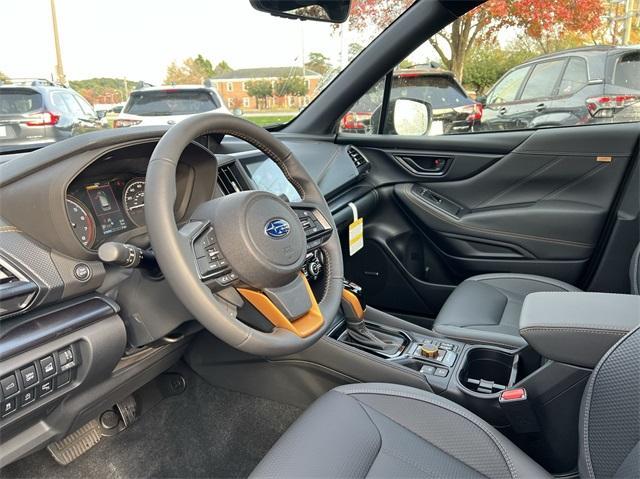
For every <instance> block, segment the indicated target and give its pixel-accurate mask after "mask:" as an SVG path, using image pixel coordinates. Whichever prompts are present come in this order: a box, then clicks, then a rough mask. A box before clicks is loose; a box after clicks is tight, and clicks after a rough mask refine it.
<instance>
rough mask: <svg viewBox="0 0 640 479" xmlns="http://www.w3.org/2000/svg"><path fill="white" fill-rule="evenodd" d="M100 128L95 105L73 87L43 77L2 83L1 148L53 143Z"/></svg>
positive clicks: (0, 108)
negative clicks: (42, 78)
mask: <svg viewBox="0 0 640 479" xmlns="http://www.w3.org/2000/svg"><path fill="white" fill-rule="evenodd" d="M100 128H102V125H101V123H100V120H99V118H98V115H97V114H96V112H95V111H94V109H93V107H92V106H91V105H90V104H89V103H88V102H87V101H86V100H85V99H84V98H83V97H82V96H80V95H79V94H78V93H76V92H75V91H73V90H72V89H71V88H66V87H64V86H61V85H56V84H54V83H52V82H50V81H48V80H40V79H26V80H25V79H21V80H10V81H9V83H8V84H2V85H0V150H1V149H2V148H3V146H11V147H12V148H13V147H15V146H16V145H39V144H43V143H53V142H56V141H60V140H64V139H65V138H68V137H70V136H73V135H77V134H80V133H85V132H87V131H91V130H98V129H100Z"/></svg>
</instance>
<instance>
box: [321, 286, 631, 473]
mask: <svg viewBox="0 0 640 479" xmlns="http://www.w3.org/2000/svg"><path fill="white" fill-rule="evenodd" d="M350 290H353V285H348V286H347V289H346V291H350ZM347 294H348V293H347ZM356 297H357V295H356ZM613 299H615V301H613ZM360 306H361V308H360V309H361V311H362V313H361V314H360V316H361V317H358V318H354V314H355V315H356V316H358V314H356V313H354V309H355V310H357V309H358V308H357V307H356V308H353V307H352V306H350V304H349V301H346V302H345V301H343V311H344V312H345V317H346V319H345V320H344V321H339V322H337V323H336V324H335V326H334V327H333V329H332V330H331V332H330V334H329V337H330V338H331V339H333V340H335V341H337V342H338V343H340V344H342V345H343V346H348V347H349V348H352V349H353V350H358V351H360V353H366V354H367V355H369V357H370V358H371V364H370V367H371V368H378V367H379V366H378V364H379V362H380V360H382V361H384V362H386V363H388V364H389V365H393V366H394V367H399V368H403V369H405V370H406V371H407V372H411V373H412V374H417V375H420V376H421V377H422V378H423V379H424V381H425V382H426V386H425V388H430V389H431V390H432V391H433V392H435V393H436V394H439V395H442V396H444V397H447V398H449V399H451V400H453V401H455V402H456V403H458V404H461V405H462V406H464V407H465V408H467V409H469V410H471V411H473V412H475V413H476V414H477V415H479V416H480V417H482V418H483V419H485V420H486V421H487V422H489V423H490V424H492V425H493V426H495V427H497V428H499V429H500V430H501V431H502V432H503V433H505V434H506V435H507V436H508V437H510V439H511V440H512V441H514V442H515V443H516V444H518V445H519V446H520V447H522V448H524V449H525V450H526V452H527V453H529V455H531V456H532V457H533V458H534V459H536V460H537V461H538V462H539V463H540V464H542V465H543V466H547V467H549V468H550V469H551V471H552V472H556V473H562V472H566V471H569V470H571V469H572V468H573V467H574V466H575V464H576V460H577V454H578V451H577V444H578V440H577V434H578V427H577V422H578V416H579V407H580V400H581V397H582V392H583V389H584V387H585V385H586V382H587V380H588V378H589V376H590V374H591V371H592V369H593V368H594V367H595V365H596V364H597V362H598V361H599V360H600V358H601V357H602V356H603V355H604V354H605V353H606V351H607V350H608V349H609V348H610V347H611V346H612V345H613V344H614V343H615V342H616V341H617V340H618V339H620V338H621V337H622V336H623V335H624V334H626V333H627V332H628V331H630V330H631V329H633V327H635V326H636V325H637V324H638V323H640V314H638V311H640V298H638V297H633V296H627V297H623V298H620V295H616V296H615V297H613V296H612V295H606V294H594V293H566V294H565V293H562V294H559V293H535V294H532V295H530V296H529V297H528V298H527V300H526V301H525V306H524V308H523V312H522V317H521V328H522V329H521V334H522V336H523V337H524V338H525V339H527V341H528V342H529V345H528V346H526V347H522V348H520V349H506V348H503V347H498V346H494V345H488V344H465V343H461V342H459V341H455V340H451V339H449V338H446V337H442V336H440V335H438V334H437V333H434V332H432V331H429V330H427V329H424V328H420V327H418V326H416V325H413V324H410V323H408V322H405V321H402V320H401V319H399V318H394V317H393V316H390V315H388V314H386V313H383V312H381V311H378V310H375V309H374V308H366V305H364V303H362V304H361V305H360ZM358 320H359V321H360V323H358ZM372 337H373V338H374V339H373V340H372ZM363 338H364V339H363ZM374 358H375V361H374ZM345 372H346V373H348V374H353V373H356V375H357V372H356V371H355V370H354V371H350V370H349V368H346V370H345ZM367 380H369V381H370V380H371V379H367ZM374 380H375V381H382V380H384V379H382V378H380V379H374ZM396 382H398V381H396ZM403 384H406V382H404V383H403ZM554 469H555V470H554Z"/></svg>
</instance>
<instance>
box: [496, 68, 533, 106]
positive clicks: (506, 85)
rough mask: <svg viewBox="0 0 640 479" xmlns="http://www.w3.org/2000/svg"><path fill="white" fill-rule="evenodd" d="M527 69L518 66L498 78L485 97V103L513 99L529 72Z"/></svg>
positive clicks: (504, 101)
mask: <svg viewBox="0 0 640 479" xmlns="http://www.w3.org/2000/svg"><path fill="white" fill-rule="evenodd" d="M529 70H530V68H519V69H517V70H515V71H512V72H511V73H509V74H508V75H507V76H506V77H504V78H503V79H502V80H500V82H499V83H498V84H497V85H496V86H495V88H494V89H493V91H492V92H491V93H490V94H489V96H488V97H487V104H489V105H494V104H497V103H507V102H510V101H513V100H515V99H516V95H517V94H518V91H520V86H521V85H522V82H523V81H524V79H525V78H527V75H528V74H529Z"/></svg>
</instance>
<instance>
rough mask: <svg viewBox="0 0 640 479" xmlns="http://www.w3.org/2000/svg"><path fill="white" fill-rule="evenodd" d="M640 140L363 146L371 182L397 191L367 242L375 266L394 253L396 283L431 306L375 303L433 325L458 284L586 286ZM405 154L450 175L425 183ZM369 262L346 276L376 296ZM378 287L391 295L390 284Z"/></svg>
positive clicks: (619, 131)
mask: <svg viewBox="0 0 640 479" xmlns="http://www.w3.org/2000/svg"><path fill="white" fill-rule="evenodd" d="M518 135H519V136H518ZM639 136H640V129H639V128H638V125H637V124H635V125H634V124H617V125H595V126H588V127H570V128H554V129H541V130H535V131H527V132H504V133H493V134H473V135H471V134H470V135H458V136H451V137H449V138H446V139H445V138H434V137H431V138H430V137H426V138H423V139H417V138H415V137H414V138H402V137H392V138H390V137H388V136H386V137H384V138H382V137H359V138H358V140H359V141H357V142H356V141H352V142H353V143H354V144H357V145H358V146H360V147H361V148H364V147H368V148H364V149H363V151H365V153H366V154H367V156H368V158H369V159H370V161H371V164H372V169H371V174H370V177H369V179H368V182H369V183H371V184H373V185H375V186H376V188H378V190H379V191H384V192H386V193H384V194H381V202H384V206H385V207H384V209H383V208H379V209H378V210H377V211H376V212H375V213H374V214H373V215H371V216H370V217H369V218H365V224H366V225H367V226H366V227H365V244H366V242H367V241H373V242H375V243H376V246H375V247H376V248H377V250H376V257H377V260H376V262H377V263H378V264H381V262H382V259H381V258H382V255H386V261H388V262H389V263H390V264H393V265H395V268H396V269H397V271H398V272H399V273H400V276H398V275H395V274H394V284H395V285H396V286H398V285H402V286H403V287H406V288H410V289H411V290H412V291H413V293H415V294H417V295H418V296H419V297H420V298H421V299H422V302H423V303H424V304H425V308H424V310H423V311H418V310H412V308H416V307H418V305H417V303H414V304H407V303H404V304H402V307H398V303H396V307H395V308H394V307H393V298H392V297H389V298H387V297H385V298H381V299H380V302H379V304H376V301H377V300H378V298H376V297H375V295H374V296H373V297H371V298H368V299H369V301H370V302H371V304H372V305H374V306H375V305H378V306H381V307H383V308H384V309H398V310H401V311H403V312H406V313H411V314H416V315H420V314H422V315H423V316H434V315H435V314H437V312H438V310H439V308H440V307H441V305H442V302H443V301H444V300H445V299H446V295H447V293H448V292H449V291H451V289H452V288H453V287H454V286H455V284H457V283H458V282H459V281H461V280H462V279H464V278H467V277H469V276H472V275H475V274H481V273H492V272H515V273H529V274H539V275H544V276H549V277H553V278H557V279H560V280H563V281H567V282H569V283H572V284H578V283H579V282H580V280H581V277H582V276H583V274H584V273H585V271H586V270H587V266H588V265H589V262H590V260H591V257H592V255H593V254H594V251H596V247H597V246H598V245H600V244H601V243H602V235H603V228H604V226H605V224H607V221H608V218H609V217H610V215H611V209H612V206H614V201H615V199H616V195H617V192H618V188H619V186H620V184H621V183H622V180H623V178H624V176H625V174H626V173H627V172H628V171H629V169H630V166H631V165H632V163H633V162H635V161H636V158H635V156H634V155H636V147H637V146H636V145H637V143H638V137H639ZM456 140H457V141H456ZM339 141H340V140H339ZM474 142H475V145H474ZM391 143H395V148H393V147H392V146H391ZM380 147H382V148H380ZM398 152H404V153H408V154H413V155H420V154H423V155H441V156H442V157H446V158H448V159H449V161H450V165H448V167H447V168H445V169H444V171H443V172H441V173H440V174H437V175H432V176H428V175H427V176H425V175H424V174H423V175H417V174H415V172H413V171H411V169H407V168H406V166H403V165H402V162H399V161H398V159H397V158H396V157H397V156H398ZM391 224H392V225H393V227H390V226H389V225H391ZM636 236H637V233H636ZM407 238H411V240H410V241H409V240H407ZM636 241H637V240H636ZM354 258H355V257H354ZM366 260H367V258H366V257H365V256H364V255H362V256H361V257H360V258H359V259H358V260H357V261H356V260H355V259H349V258H348V259H347V260H346V274H347V277H349V278H353V279H354V280H358V281H361V282H364V284H363V285H364V286H365V288H366V287H367V284H366V283H367V281H368V280H369V279H368V278H367V276H366V275H365V274H364V269H363V268H364V264H366ZM369 268H370V269H371V265H369ZM374 269H375V268H374ZM369 273H371V271H369ZM379 273H380V272H379ZM624 273H625V274H626V272H624ZM381 274H382V273H381ZM621 274H623V272H621ZM376 284H377V288H378V291H380V288H381V286H380V285H381V284H384V281H383V278H381V277H380V276H377V277H376Z"/></svg>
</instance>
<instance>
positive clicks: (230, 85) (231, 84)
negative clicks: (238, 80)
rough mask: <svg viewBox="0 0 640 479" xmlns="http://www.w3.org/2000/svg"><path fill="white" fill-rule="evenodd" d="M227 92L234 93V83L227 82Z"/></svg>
mask: <svg viewBox="0 0 640 479" xmlns="http://www.w3.org/2000/svg"><path fill="white" fill-rule="evenodd" d="M227 91H233V83H232V82H230V81H228V82H227Z"/></svg>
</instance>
